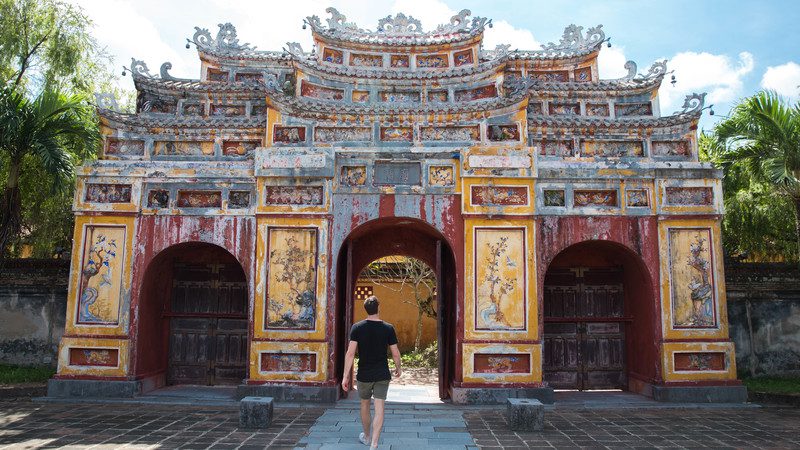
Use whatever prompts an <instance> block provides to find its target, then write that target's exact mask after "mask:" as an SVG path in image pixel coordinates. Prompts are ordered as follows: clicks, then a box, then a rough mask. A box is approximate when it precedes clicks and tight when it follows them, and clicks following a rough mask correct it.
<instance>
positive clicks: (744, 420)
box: [0, 387, 800, 450]
mask: <svg viewBox="0 0 800 450" xmlns="http://www.w3.org/2000/svg"><path fill="white" fill-rule="evenodd" d="M391 392H392V390H391V389H390V403H389V404H388V406H387V410H388V414H387V417H386V422H385V428H384V434H383V437H382V440H381V444H382V448H384V449H389V448H401V449H402V450H414V449H417V448H460V449H468V448H558V449H560V448H613V449H617V448H800V431H798V430H799V429H800V427H799V425H800V409H796V408H795V409H792V408H775V407H765V408H757V407H747V406H739V407H731V406H709V405H705V406H703V407H694V408H692V407H688V408H687V407H686V406H687V405H683V406H677V405H664V404H653V402H651V401H650V400H648V399H641V398H638V399H637V398H635V397H630V395H631V394H627V393H618V394H613V395H605V396H604V395H599V394H598V395H597V396H585V395H580V396H572V398H565V397H562V402H560V405H557V406H556V407H555V409H548V410H547V412H546V413H545V429H544V431H541V432H531V433H517V432H514V431H511V430H510V429H509V427H508V423H507V422H506V419H505V414H504V408H503V407H502V406H495V407H456V406H452V405H447V404H442V403H441V402H438V400H437V398H436V392H435V390H431V389H424V388H418V387H415V388H413V389H412V388H409V389H408V390H402V389H395V390H394V393H393V394H392V393H391ZM167 394H169V395H167ZM159 396H161V397H165V396H166V397H175V396H177V397H180V395H178V393H176V392H173V391H169V392H166V393H161V394H159ZM557 398H558V397H557ZM164 401H166V400H164ZM202 401H203V402H207V403H203V404H181V405H173V406H169V405H164V404H155V405H152V404H142V403H127V404H112V403H104V404H92V403H79V404H66V403H35V402H34V403H31V402H29V401H17V402H0V449H33V448H61V447H66V448H91V449H118V448H122V449H132V448H136V449H174V448H186V449H200V448H215V449H216V448H219V449H234V448H240V449H255V448H286V449H294V448H298V447H300V448H351V449H365V448H366V447H364V446H362V445H361V444H359V443H358V433H359V432H360V431H361V426H360V423H359V420H360V419H359V417H358V400H357V398H356V395H355V393H354V394H353V395H351V398H350V399H348V400H344V401H340V402H339V403H337V404H336V405H335V406H328V407H324V406H322V405H320V406H317V405H314V406H308V405H303V406H299V405H280V404H279V405H277V406H276V408H275V420H274V421H273V424H272V425H271V426H270V427H269V428H267V429H265V430H261V431H252V430H240V429H239V428H238V408H236V407H235V406H233V405H231V404H230V403H227V401H226V400H225V398H223V397H220V398H216V397H214V396H213V395H211V394H210V393H205V394H204V396H203V400H202ZM212 402H214V403H219V404H211V403H212ZM403 402H406V403H403ZM688 406H691V405H688Z"/></svg>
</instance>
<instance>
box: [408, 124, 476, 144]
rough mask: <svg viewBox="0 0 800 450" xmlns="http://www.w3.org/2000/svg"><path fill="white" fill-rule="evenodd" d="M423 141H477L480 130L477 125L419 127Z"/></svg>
mask: <svg viewBox="0 0 800 450" xmlns="http://www.w3.org/2000/svg"><path fill="white" fill-rule="evenodd" d="M419 132H420V138H421V139H422V140H423V141H459V142H460V141H479V140H480V139H481V130H480V128H478V126H477V125H475V126H467V127H463V126H462V127H420V129H419Z"/></svg>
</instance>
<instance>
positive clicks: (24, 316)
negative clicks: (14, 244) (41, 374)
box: [0, 260, 69, 366]
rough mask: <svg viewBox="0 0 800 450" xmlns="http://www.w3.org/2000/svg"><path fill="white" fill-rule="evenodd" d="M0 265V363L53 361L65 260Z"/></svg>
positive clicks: (64, 294) (64, 287)
mask: <svg viewBox="0 0 800 450" xmlns="http://www.w3.org/2000/svg"><path fill="white" fill-rule="evenodd" d="M2 264H3V266H2V267H0V324H2V325H0V363H3V364H18V365H52V366H55V364H56V352H57V350H58V341H59V339H61V335H62V334H63V333H64V316H65V311H66V307H67V277H68V275H69V263H68V262H66V261H61V260H7V261H4V262H3V263H2Z"/></svg>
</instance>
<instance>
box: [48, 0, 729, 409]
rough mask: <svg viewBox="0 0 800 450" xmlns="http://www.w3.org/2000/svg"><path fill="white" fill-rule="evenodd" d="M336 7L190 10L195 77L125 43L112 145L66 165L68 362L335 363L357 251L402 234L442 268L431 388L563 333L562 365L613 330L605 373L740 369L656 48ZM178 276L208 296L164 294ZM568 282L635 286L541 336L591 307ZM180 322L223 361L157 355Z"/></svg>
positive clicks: (519, 368)
mask: <svg viewBox="0 0 800 450" xmlns="http://www.w3.org/2000/svg"><path fill="white" fill-rule="evenodd" d="M328 13H329V14H330V16H331V17H330V18H328V19H327V20H322V19H320V18H317V17H316V16H312V17H309V18H308V20H307V22H306V24H307V25H308V26H309V27H310V28H311V30H310V32H311V34H312V37H313V39H314V41H315V45H316V46H317V48H318V49H319V51H316V52H312V53H307V52H304V51H303V49H302V48H301V47H300V46H299V45H297V44H293V43H290V44H287V48H286V50H285V51H284V52H282V53H275V52H268V51H266V52H265V51H261V50H256V49H255V48H253V47H251V46H249V45H248V44H240V42H244V39H243V40H241V41H240V40H239V39H238V37H237V32H236V30H235V28H234V27H233V26H232V25H230V24H226V25H221V27H222V29H221V30H220V34H218V35H216V36H217V38H214V36H215V34H214V33H213V32H212V31H208V30H205V29H202V28H197V30H196V33H195V35H194V37H193V39H192V41H191V42H192V43H193V44H194V45H195V46H196V48H197V50H198V53H199V57H200V59H201V61H202V65H201V66H202V69H201V74H200V77H199V79H196V80H178V79H175V78H173V77H171V76H169V73H168V71H167V70H166V69H165V68H162V71H161V77H158V76H156V75H153V74H151V73H150V72H149V70H148V69H147V66H146V65H145V64H144V63H143V62H141V61H133V62H132V65H131V69H132V73H133V77H134V82H135V87H136V89H137V105H136V111H135V113H131V114H126V113H122V112H120V111H118V110H117V108H116V107H115V105H114V104H113V101H110V100H108V99H104V101H103V102H100V103H101V106H100V107H99V109H98V115H99V118H100V129H101V133H102V136H103V151H102V158H101V159H100V160H98V161H94V162H91V163H89V164H86V165H84V166H82V167H80V168H78V171H77V174H78V176H77V180H76V194H75V199H74V204H73V206H74V211H75V214H76V222H75V232H74V243H75V244H74V248H73V251H72V261H71V275H70V286H69V297H68V298H69V300H68V317H67V324H66V336H67V337H65V338H63V340H62V342H61V350H60V353H59V371H58V376H59V377H76V378H82V377H83V378H92V379H109V380H113V379H119V378H125V379H128V380H147V381H148V385H159V384H163V383H164V382H165V380H166V381H169V382H181V380H194V381H198V380H199V382H201V383H206V384H219V383H229V384H238V383H245V384H259V383H272V384H276V385H284V384H291V383H297V384H300V385H313V386H316V387H317V388H322V387H326V386H327V387H330V386H334V385H336V384H337V381H338V380H339V379H340V377H341V375H342V373H341V372H342V368H343V355H344V350H345V348H346V344H347V329H348V327H349V326H350V324H351V323H352V321H353V318H354V317H355V316H354V314H353V310H354V308H356V307H357V306H358V305H356V304H355V301H354V300H353V299H354V295H353V292H352V291H353V289H354V288H355V286H354V283H355V280H356V277H357V276H358V274H359V272H360V270H361V269H362V268H363V267H365V266H366V265H367V264H369V263H370V262H372V261H374V260H375V259H378V258H382V257H385V256H390V255H395V254H401V255H406V256H413V257H415V258H418V259H420V260H422V261H424V262H425V263H426V264H428V265H429V266H430V267H431V268H433V269H435V271H436V273H437V274H438V280H437V281H438V286H437V296H438V297H437V300H438V302H439V303H438V304H439V305H441V309H440V310H439V311H438V312H437V326H438V332H439V333H438V334H439V336H438V341H439V358H440V368H441V377H440V379H441V381H440V383H441V384H440V395H441V396H442V397H447V396H448V395H449V392H450V390H451V389H452V388H454V387H459V386H473V387H475V386H478V387H492V386H506V385H509V384H513V385H515V386H523V387H534V386H541V385H542V382H543V373H550V374H552V373H554V372H553V371H544V370H543V365H544V364H545V361H550V362H552V361H554V359H553V358H554V356H553V355H557V354H558V355H561V356H564V355H567V356H568V353H569V352H568V347H569V345H566V344H564V345H566V347H564V348H567V350H563V348H561V347H558V348H556V346H557V345H561V344H554V342H556V341H558V339H560V341H558V342H561V343H563V342H567V340H568V339H578V338H580V339H582V341H581V342H584V341H586V342H588V341H589V340H592V342H595V343H597V345H596V347H597V349H596V350H594V351H595V352H596V354H592V355H594V356H597V357H596V358H595V357H594V356H592V357H593V358H594V359H591V360H587V361H582V362H581V364H576V365H575V366H574V367H571V368H568V369H564V370H561V369H559V370H560V372H559V373H561V374H565V375H564V376H565V377H567V378H569V377H572V378H574V379H579V378H580V377H584V376H587V377H588V376H589V375H591V373H599V370H598V371H597V372H591V370H593V369H587V367H589V366H590V365H591V364H590V363H591V362H592V361H597V360H599V359H602V358H600V357H601V356H603V350H602V348H612V347H613V348H614V349H619V352H620V353H619V354H618V355H614V358H613V359H614V361H618V362H619V364H620V367H614V368H612V369H613V371H615V372H614V373H616V374H618V376H617V378H616V380H618V381H619V380H622V381H620V383H628V384H627V385H621V386H617V387H621V388H630V389H640V388H641V389H640V390H646V387H647V386H648V385H652V384H664V383H668V382H670V381H675V380H677V381H682V382H684V381H686V382H704V383H712V384H713V383H714V382H728V381H730V380H731V379H732V377H733V375H732V374H733V373H735V372H734V368H733V367H732V364H731V361H732V360H733V349H732V347H730V346H728V343H727V338H728V336H727V333H728V329H727V317H726V313H725V309H726V308H725V287H724V284H723V283H722V280H724V277H723V276H722V275H723V273H722V265H721V264H722V263H721V261H722V258H721V246H720V236H719V223H720V220H721V214H722V212H723V208H722V195H721V194H722V191H721V189H722V187H721V183H720V177H721V173H720V172H719V171H718V170H717V169H714V168H713V167H712V166H710V165H709V164H707V163H701V162H699V160H698V156H697V155H698V152H697V124H698V120H699V118H700V114H701V112H702V110H703V102H704V96H703V95H700V94H695V95H692V96H689V97H688V98H687V99H686V106H685V108H684V110H683V111H680V112H676V113H675V114H672V115H669V116H664V117H661V116H659V111H658V108H656V107H655V106H656V105H658V103H657V101H658V99H657V96H658V91H659V87H660V85H661V82H662V81H663V77H664V76H665V75H666V74H667V73H668V71H667V68H666V66H665V65H664V64H663V63H656V64H655V65H653V67H651V68H650V69H649V70H646V71H644V70H643V71H641V72H642V73H647V74H648V75H636V73H637V72H636V71H634V72H633V74H632V75H630V76H628V77H623V78H621V79H612V80H609V79H605V80H604V79H603V78H602V75H603V74H601V73H599V72H598V64H597V58H598V55H599V52H600V51H601V50H602V47H603V46H602V43H603V42H605V40H606V39H605V32H604V30H603V29H602V28H601V27H592V28H588V27H584V28H582V27H576V26H570V27H568V28H567V29H566V30H565V32H564V35H563V37H561V39H558V38H554V39H553V41H554V42H557V43H551V44H547V45H544V46H543V48H542V49H541V50H535V51H517V50H515V51H510V50H509V47H506V46H499V47H497V49H495V50H487V49H486V48H484V47H483V42H482V40H483V32H484V31H485V27H486V26H487V25H488V24H489V23H490V22H489V20H488V19H485V18H480V17H471V13H470V12H469V11H468V10H463V11H462V12H460V13H459V14H458V15H456V16H454V17H452V18H443V22H444V23H445V24H444V25H441V26H439V27H437V28H436V29H435V30H434V31H424V30H423V29H422V27H421V24H420V23H418V22H417V21H416V19H414V18H413V17H411V16H406V15H396V16H394V17H393V16H389V17H386V18H384V19H382V20H381V23H380V24H379V26H378V28H374V27H373V28H370V27H369V26H363V27H362V26H355V25H353V24H352V23H351V22H349V21H347V20H346V17H345V16H344V15H343V14H341V13H340V12H338V11H336V10H335V9H333V8H329V10H328ZM448 19H449V21H448ZM370 29H375V30H376V31H369V30H370ZM584 30H585V31H584ZM509 44H510V48H514V47H515V46H514V44H513V43H509ZM165 67H166V66H165ZM587 268H591V270H589V269H587ZM551 269H553V270H552V271H551ZM612 269H613V270H612ZM548 274H549V275H548ZM564 274H573V278H569V277H566V275H564ZM598 274H600V275H598ZM609 274H614V275H609ZM559 276H561V278H559ZM593 277H595V278H593ZM603 277H605V278H603ZM609 277H610V278H609ZM614 277H616V278H614ZM567 278H569V279H567ZM611 278H613V279H611ZM574 279H579V280H581V282H580V283H577V284H578V285H579V286H577V287H576V285H575V283H573V284H570V283H571V281H569V280H574ZM565 280H566V281H565ZM192 283H193V284H192ZM190 284H191V286H194V287H192V288H191V289H196V291H191V289H190V287H187V286H189V285H190ZM581 289H582V290H581ZM189 291H191V292H195V294H193V295H196V296H198V297H199V298H200V297H202V298H203V299H204V300H203V301H204V302H205V303H203V305H206V304H207V305H214V306H213V307H212V306H208V307H205V306H204V307H203V308H202V309H203V310H202V311H199V310H198V311H188V312H187V310H186V308H189V307H187V306H186V305H187V304H190V303H186V302H185V301H183V300H182V301H181V302H177V301H176V302H177V303H176V302H173V294H174V293H175V292H181V293H185V292H189ZM245 291H246V292H245ZM576 292H580V293H581V295H590V294H591V295H593V296H598V298H599V297H600V296H602V295H606V293H609V292H612V293H615V294H614V295H617V297H614V298H624V299H628V298H636V299H637V301H636V302H627V303H626V304H625V305H624V307H622V308H623V311H622V312H620V313H619V314H617V315H618V316H619V317H616V316H615V317H611V318H608V317H606V318H605V319H610V322H609V323H608V324H606V323H605V322H603V325H596V326H593V327H585V328H586V329H587V330H591V332H590V331H586V332H578V331H575V332H574V333H572V335H571V336H572V337H569V336H567V337H565V336H564V335H566V334H569V333H567V332H563V333H561V334H562V335H559V336H557V337H554V336H555V335H556V334H558V333H557V331H558V330H555V329H556V328H558V327H557V326H554V325H553V323H554V322H553V320H551V319H553V318H554V317H558V318H560V319H563V320H562V322H564V320H566V319H565V317H566V318H567V319H570V320H571V321H572V322H570V320H567V321H566V322H570V323H571V324H572V325H574V327H573V328H574V330H579V329H581V330H582V329H584V328H581V327H583V325H585V323H584V322H586V321H587V319H586V318H587V317H589V316H591V315H592V314H594V313H595V312H596V311H594V310H592V311H588V310H586V311H584V310H581V311H577V312H575V314H574V317H573V316H568V317H567V316H565V315H564V314H563V311H562V314H561V315H558V314H555V313H553V308H554V305H564V304H567V303H568V302H567V303H565V301H563V298H565V297H564V296H565V295H567V294H565V293H572V294H575V293H576ZM620 292H624V295H622V294H619V293H620ZM176 295H177V294H176ZM181 295H183V294H181ZM187 295H188V294H187ZM576 295H577V294H576ZM609 295H611V294H609ZM184 297H185V295H184ZM184 297H181V298H184ZM593 298H594V297H593ZM559 299H561V300H559ZM184 300H185V298H184ZM598 301H599V300H598ZM245 303H246V305H245ZM232 305H234V306H235V307H233V306H232ZM189 309H191V308H189ZM578 313H580V314H578ZM617 319H619V320H623V319H624V320H625V321H627V322H625V326H624V327H622V325H620V323H622V322H618V323H611V322H614V321H615V320H617ZM566 322H565V323H566ZM568 325H569V324H568ZM567 328H569V327H568V326H567ZM567 328H564V327H562V328H558V329H559V330H561V331H563V330H564V329H567ZM623 328H624V329H625V332H624V333H621V332H620V333H616V334H615V336H617V337H613V338H612V337H609V336H610V335H611V334H613V333H610V332H609V333H606V336H605V337H602V336H601V337H598V336H596V335H600V334H602V333H600V332H597V333H595V331H597V330H601V329H603V330H622V329H623ZM554 330H555V331H554ZM581 333H583V334H581ZM593 333H594V334H593ZM595 334H596V335H595ZM193 339H194V340H196V341H197V342H200V343H203V342H205V343H210V342H217V343H220V342H224V343H227V344H226V345H214V346H212V347H213V348H214V350H213V351H214V352H217V351H218V352H219V354H214V355H213V356H214V358H215V359H216V360H218V361H221V360H223V359H224V360H226V361H232V362H233V363H231V364H230V365H229V366H226V365H225V364H211V365H209V363H208V361H205V360H204V359H203V355H202V353H203V352H194V353H193V352H192V351H190V350H191V349H190V348H188V347H186V348H184V349H183V350H180V349H179V350H180V352H182V353H181V355H180V358H177V357H175V358H173V356H176V355H173V353H171V352H174V351H178V350H174V349H173V348H172V347H180V344H179V343H181V342H189V341H192V340H193ZM603 339H605V340H603ZM611 339H617V340H618V341H614V342H611V341H610V340H611ZM698 339H702V340H703V343H702V345H700V343H699V342H698ZM601 341H602V342H603V343H600V342H601ZM170 342H173V343H178V344H175V345H173V346H172V347H171V346H170ZM192 342H194V341H192ZM609 342H611V344H609ZM606 344H608V345H606ZM612 344H613V345H612ZM587 345H589V344H587ZM604 346H605V347H604ZM201 347H202V346H201ZM198 348H199V347H198ZM209 348H211V347H209ZM587 348H588V347H587ZM559 349H561V350H559ZM588 351H589V350H587V352H588ZM559 352H561V353H559ZM565 352H566V353H565ZM590 356H591V355H590ZM186 358H189V360H187V359H186ZM598 358H599V359H598ZM178 359H180V364H178V363H176V362H175V361H177V360H178ZM234 363H235V364H234ZM723 363H724V364H723ZM204 364H206V365H204ZM198 368H199V369H198ZM562 369H563V368H562ZM192 370H194V371H195V372H192V373H190V372H191V371H192ZM209 374H210V375H209ZM562 381H563V380H562Z"/></svg>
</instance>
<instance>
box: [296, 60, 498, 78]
mask: <svg viewBox="0 0 800 450" xmlns="http://www.w3.org/2000/svg"><path fill="white" fill-rule="evenodd" d="M294 61H295V62H296V63H297V64H298V65H300V66H305V67H306V68H311V69H316V70H319V71H321V72H325V73H329V74H334V75H344V76H352V77H358V78H389V79H399V80H419V79H433V78H456V77H462V76H467V75H474V74H477V73H482V72H489V71H491V70H493V69H497V68H498V67H500V65H501V64H502V63H503V62H504V61H502V60H492V61H485V62H481V63H478V64H477V65H469V66H462V67H451V68H448V69H444V70H441V71H440V70H419V71H416V70H392V69H387V68H355V67H351V66H333V65H329V64H323V63H320V62H319V61H317V60H316V59H311V58H298V57H295V58H294Z"/></svg>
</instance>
